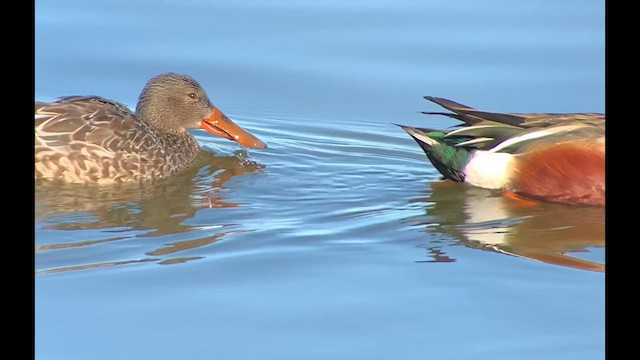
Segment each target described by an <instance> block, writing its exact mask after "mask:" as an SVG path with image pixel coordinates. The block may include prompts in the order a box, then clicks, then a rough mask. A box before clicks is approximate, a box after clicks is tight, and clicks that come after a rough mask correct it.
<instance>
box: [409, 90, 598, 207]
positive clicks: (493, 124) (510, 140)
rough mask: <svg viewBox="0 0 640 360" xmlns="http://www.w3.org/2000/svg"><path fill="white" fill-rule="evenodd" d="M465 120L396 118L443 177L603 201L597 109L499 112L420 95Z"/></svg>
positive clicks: (580, 201) (552, 198) (542, 196)
mask: <svg viewBox="0 0 640 360" xmlns="http://www.w3.org/2000/svg"><path fill="white" fill-rule="evenodd" d="M425 99H427V100H430V101H432V102H434V103H436V104H438V105H440V106H442V107H444V108H445V109H447V110H450V111H452V113H442V112H423V113H424V114H428V115H445V116H449V117H451V118H454V119H458V120H460V121H463V122H464V123H465V125H466V126H463V127H461V128H459V129H457V130H452V131H442V130H433V129H423V128H414V127H409V126H402V125H399V126H401V127H402V128H403V129H404V130H405V131H406V132H407V133H409V135H411V137H413V138H414V139H415V140H416V141H417V142H418V144H419V145H420V147H422V149H423V150H424V152H425V153H426V155H427V157H428V158H429V160H430V161H431V162H432V163H433V165H434V166H435V167H436V169H438V171H439V172H440V173H441V174H442V175H444V177H445V178H447V179H450V180H453V181H457V182H464V183H468V184H470V185H474V186H478V187H482V188H487V189H500V190H503V191H505V192H507V193H512V194H516V195H520V196H523V197H528V198H532V199H538V200H543V201H549V202H557V203H565V204H573V205H594V206H603V205H604V203H605V115H604V114H542V113H541V114H504V113H492V112H484V111H478V110H475V109H473V108H471V107H468V106H465V105H462V104H459V103H456V102H454V101H451V100H447V99H443V98H437V97H431V96H425Z"/></svg>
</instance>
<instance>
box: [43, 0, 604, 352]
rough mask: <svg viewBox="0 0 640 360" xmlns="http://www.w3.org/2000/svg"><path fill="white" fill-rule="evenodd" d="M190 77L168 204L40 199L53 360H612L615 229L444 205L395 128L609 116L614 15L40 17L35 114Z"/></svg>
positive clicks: (102, 10) (323, 10)
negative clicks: (194, 90) (609, 295)
mask: <svg viewBox="0 0 640 360" xmlns="http://www.w3.org/2000/svg"><path fill="white" fill-rule="evenodd" d="M168 71H173V72H181V73H186V74H189V75H191V76H193V77H194V78H196V79H198V81H199V82H200V83H201V84H202V85H203V87H204V88H205V89H206V90H207V92H208V94H209V96H210V98H211V99H212V101H213V102H214V103H215V104H216V105H217V106H218V107H219V108H221V109H222V110H223V111H225V113H227V115H229V116H230V117H231V118H232V119H234V121H236V122H237V123H238V124H240V125H241V126H243V127H244V128H246V129H248V130H250V131H251V132H252V133H254V134H256V135H257V136H258V137H260V138H261V139H262V140H264V141H265V142H267V143H268V144H269V148H268V149H265V150H254V149H250V150H246V149H242V148H241V147H239V146H238V145H237V144H235V143H232V142H230V141H227V140H225V139H221V138H216V137H214V136H212V135H210V134H207V133H204V132H202V131H194V135H196V137H197V139H198V140H199V142H200V143H201V144H202V147H203V149H204V152H205V153H206V154H204V155H203V159H202V164H203V165H201V166H200V167H198V168H196V169H192V171H189V172H187V173H185V174H182V175H181V176H178V177H176V178H175V179H172V180H170V181H167V182H165V183H161V184H153V185H145V186H124V187H108V188H100V187H92V186H73V185H67V186H56V185H52V184H42V183H37V184H36V190H35V209H36V217H35V265H36V268H35V271H36V276H35V355H36V358H37V359H42V360H44V359H47V360H48V359H65V360H69V359H230V360H233V359H278V360H279V359H292V360H293V359H381V360H382V359H479V360H483V359H487V360H488V359H491V360H496V359H509V360H512V359H535V360H539V359H545V360H546V359H562V360H572V359H580V360H585V359H602V358H604V348H605V339H604V335H605V326H604V320H605V314H604V312H605V299H604V283H605V276H604V271H603V270H604V254H605V242H604V214H603V213H602V210H601V209H583V208H574V207H563V206H553V205H539V206H537V207H532V208H530V209H524V210H523V209H514V208H512V207H511V203H509V202H508V200H506V199H504V198H502V197H500V196H498V195H496V194H493V193H491V192H488V191H484V190H481V189H469V188H467V187H465V186H461V185H460V186H458V185H457V184H446V183H442V182H441V181H440V175H439V173H438V172H437V171H436V169H435V168H433V166H432V165H431V164H430V163H429V161H428V159H427V158H426V157H425V156H424V153H423V152H422V150H421V149H420V148H419V147H418V146H417V145H416V143H415V142H414V141H413V140H412V139H411V138H410V137H409V136H408V135H407V134H406V133H404V132H403V131H402V129H400V128H399V127H397V126H395V125H394V124H396V123H400V124H406V125H413V126H422V127H433V128H447V127H449V126H452V125H455V121H454V120H452V119H449V118H444V117H427V116H425V115H422V114H420V113H419V112H420V111H423V110H428V111H440V108H438V107H437V105H435V104H432V103H429V102H428V101H426V100H424V99H423V98H422V97H423V96H425V95H433V96H440V97H445V98H450V99H452V100H455V101H458V102H461V103H463V104H468V105H470V106H473V107H476V108H478V109H482V110H488V111H501V112H604V98H605V97H604V1H601V0H597V1H595V0H589V1H577V0H561V1H549V0H546V1H533V0H525V1H518V2H513V1H503V0H482V1H475V0H463V1H455V2H451V1H445V0H430V1H418V0H398V1H396V0H394V1H383V0H371V1H361V0H351V1H333V0H325V1H307V0H298V1H293V0H280V1H277V0H271V1H269V0H261V1H260V0H258V1H249V2H240V1H231V0H215V1H204V0H187V1H184V0H181V1H177V0H167V1H150V0H136V1H124V0H111V1H103V2H86V1H79V0H60V1H53V0H37V1H36V2H35V91H36V94H35V95H36V99H38V100H44V101H49V100H52V99H54V98H56V97H58V96H62V95H74V94H84V95H89V94H95V95H102V96H105V97H107V98H112V99H116V100H118V101H121V102H122V103H124V104H126V105H127V106H130V107H132V108H134V107H135V104H136V101H137V96H138V94H139V92H140V90H141V89H142V87H143V86H144V84H145V82H146V81H147V80H148V79H149V78H151V77H152V76H155V75H157V74H160V73H163V72H168Z"/></svg>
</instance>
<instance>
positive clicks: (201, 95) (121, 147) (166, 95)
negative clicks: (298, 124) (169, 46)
mask: <svg viewBox="0 0 640 360" xmlns="http://www.w3.org/2000/svg"><path fill="white" fill-rule="evenodd" d="M195 128H203V129H205V130H207V131H209V132H210V133H212V134H215V135H217V136H220V137H224V138H227V139H229V140H233V141H236V142H237V143H239V144H240V145H243V146H246V147H252V148H266V147H267V144H265V143H264V142H262V141H260V140H259V139H258V138H256V137H255V136H253V135H251V134H250V133H248V132H247V131H245V130H244V129H242V128H241V127H240V126H238V125H236V124H234V123H233V122H232V121H231V120H229V118H228V117H227V116H226V115H225V114H224V113H222V112H221V111H220V110H219V109H218V108H217V107H215V106H213V105H212V104H211V101H210V100H209V98H208V97H207V94H206V92H205V91H204V89H203V88H202V87H201V86H200V84H198V82H197V81H196V80H194V79H193V78H191V77H189V76H187V75H180V74H175V73H166V74H161V75H158V76H156V77H154V78H152V79H151V80H149V81H148V82H147V84H146V85H145V87H144V89H143V90H142V93H141V94H140V96H139V98H138V104H137V106H136V111H135V113H134V112H131V110H129V109H128V108H127V107H126V106H124V105H122V104H120V103H117V102H115V101H112V100H108V99H104V98H102V97H98V96H67V97H62V98H60V99H58V100H57V101H55V102H52V103H44V102H36V103H35V177H36V179H38V178H45V179H53V180H61V181H65V182H74V183H119V182H126V181H139V180H147V179H159V178H164V177H168V176H171V175H174V174H176V173H178V172H180V171H181V170H184V169H186V168H187V167H189V166H190V165H191V164H192V163H193V162H194V161H195V159H196V155H197V154H198V151H199V146H198V143H197V141H196V139H195V138H194V137H193V136H192V135H191V134H189V133H188V132H187V129H195Z"/></svg>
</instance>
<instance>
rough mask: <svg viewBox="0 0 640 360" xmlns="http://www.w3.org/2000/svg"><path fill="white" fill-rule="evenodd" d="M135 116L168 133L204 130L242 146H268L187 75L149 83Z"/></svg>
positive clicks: (173, 75)
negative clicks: (242, 126) (216, 103)
mask: <svg viewBox="0 0 640 360" xmlns="http://www.w3.org/2000/svg"><path fill="white" fill-rule="evenodd" d="M136 115H137V116H138V117H140V118H142V119H144V120H146V121H147V122H149V123H150V124H151V125H153V126H154V127H156V128H157V129H159V130H161V131H164V132H168V133H183V132H185V131H186V130H187V129H199V128H202V129H204V130H207V131H208V132H210V133H212V134H214V135H217V136H220V137H223V138H226V139H229V140H233V141H235V142H237V143H238V144H240V145H242V146H246V147H251V148H266V147H267V144H265V143H264V142H262V141H261V140H260V139H258V138H257V137H255V136H253V135H252V134H250V133H249V132H248V131H246V130H244V129H243V128H241V127H240V126H238V125H236V124H235V123H234V122H233V121H231V120H230V119H229V118H228V117H227V116H226V115H225V114H224V113H223V112H222V111H220V109H218V108H217V107H215V106H214V105H213V104H212V103H211V100H209V97H208V96H207V93H206V92H205V91H204V89H203V88H202V86H200V84H199V83H198V82H197V81H196V80H195V79H193V78H192V77H190V76H187V75H181V74H175V73H166V74H161V75H158V76H156V77H154V78H152V79H151V80H149V81H148V82H147V84H146V85H145V87H144V89H143V90H142V93H140V97H139V98H138V105H137V106H136Z"/></svg>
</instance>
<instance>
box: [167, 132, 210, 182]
mask: <svg viewBox="0 0 640 360" xmlns="http://www.w3.org/2000/svg"><path fill="white" fill-rule="evenodd" d="M160 138H161V140H160V141H161V142H162V149H163V150H162V151H163V152H164V155H163V157H164V159H166V166H167V167H168V170H169V172H170V173H172V174H173V173H177V172H179V171H181V170H184V169H186V168H187V167H189V166H190V165H191V164H193V162H194V161H195V159H196V156H197V155H198V152H199V151H200V146H199V145H198V142H197V141H196V139H195V138H194V137H193V136H192V135H191V134H189V133H187V132H183V133H179V134H176V133H162V136H161V137H160Z"/></svg>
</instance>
